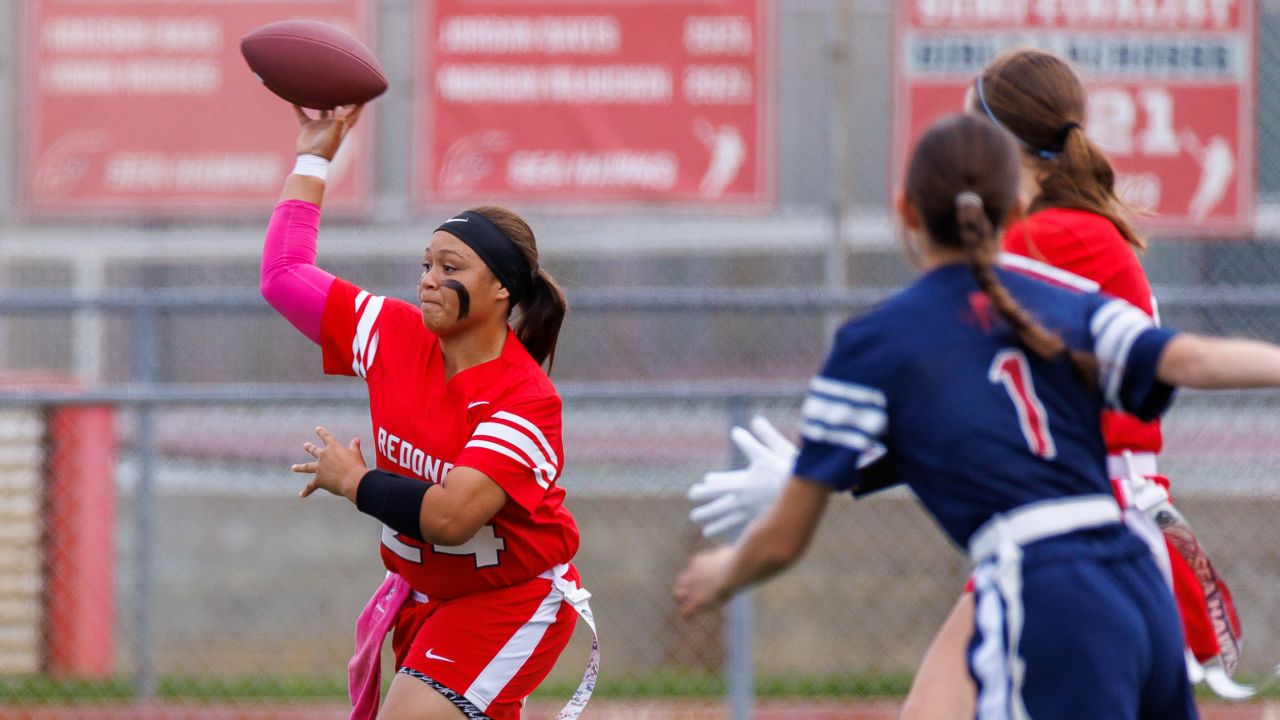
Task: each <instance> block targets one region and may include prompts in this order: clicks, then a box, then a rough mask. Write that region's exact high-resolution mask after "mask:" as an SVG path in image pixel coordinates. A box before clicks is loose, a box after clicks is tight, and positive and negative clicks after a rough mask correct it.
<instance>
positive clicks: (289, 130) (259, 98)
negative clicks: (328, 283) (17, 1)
mask: <svg viewBox="0 0 1280 720" xmlns="http://www.w3.org/2000/svg"><path fill="white" fill-rule="evenodd" d="M367 5H368V0H203V1H202V2H198V3H193V2H180V1H176V0H134V1H132V2H125V1H119V2H117V1H113V0H30V1H29V2H27V4H26V19H25V23H24V27H25V30H26V32H25V36H24V38H23V40H24V52H23V59H24V69H23V90H24V92H23V93H22V96H23V97H24V98H25V100H24V102H23V108H24V115H25V118H24V121H23V123H22V128H21V133H22V138H23V139H22V147H23V172H22V175H23V181H22V184H23V205H24V207H25V208H26V210H27V211H28V212H31V213H34V214H40V215H107V214H109V215H156V214H160V215H164V214H177V213H180V212H181V213H192V212H195V213H201V212H206V213H210V214H212V213H215V212H217V213H225V212H226V211H227V210H233V209H243V210H246V211H254V212H261V211H262V209H263V208H264V207H267V206H269V205H270V203H271V202H272V200H273V198H274V197H275V194H276V193H277V192H278V191H279V189H280V186H281V184H282V183H283V182H284V178H285V177H286V176H287V175H288V173H289V170H290V169H291V168H292V167H293V160H294V144H293V143H294V139H295V137H296V136H297V130H298V126H297V121H296V120H295V119H294V115H293V110H292V108H290V107H289V105H288V104H286V103H285V101H283V100H281V99H279V98H277V97H276V96H274V95H272V94H271V93H270V92H269V91H268V90H267V89H266V88H264V87H263V86H262V84H261V83H260V82H258V80H257V78H255V77H254V75H253V73H252V72H251V71H250V70H249V68H248V66H247V65H246V64H245V62H244V58H243V57H241V55H240V38H241V37H243V36H244V35H245V34H246V33H248V32H249V31H250V30H252V29H254V28H256V27H258V26H260V25H263V24H266V23H268V22H273V21H276V20H283V19H288V18H305V19H313V20H320V21H322V22H327V23H331V24H333V25H337V26H339V27H342V28H344V29H346V30H348V31H349V32H351V33H353V34H354V35H356V36H357V37H360V38H361V39H362V40H364V41H366V42H368V40H369V37H370V32H369V29H370V23H369V18H368V15H367V12H366V8H367ZM370 125H371V123H370V122H369V118H368V117H365V118H364V122H362V123H361V124H360V125H359V126H357V128H356V130H355V131H354V135H353V137H351V138H350V139H349V140H348V144H349V145H350V147H348V146H347V145H346V144H344V147H343V151H342V152H341V153H340V154H339V156H338V158H335V161H334V168H333V171H334V172H331V174H330V179H331V182H330V189H329V192H328V193H327V196H326V198H325V203H326V207H327V208H336V209H339V210H341V209H345V210H348V211H353V210H358V209H362V208H364V207H365V206H367V205H368V203H369V200H370V184H371V183H370V178H371V171H370V167H369V165H370V163H369V159H368V157H367V156H368V155H369V142H368V138H367V135H368V128H369V126H370ZM353 161H354V162H353Z"/></svg>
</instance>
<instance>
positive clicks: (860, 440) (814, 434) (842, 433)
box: [800, 422, 878, 452]
mask: <svg viewBox="0 0 1280 720" xmlns="http://www.w3.org/2000/svg"><path fill="white" fill-rule="evenodd" d="M800 435H801V436H802V437H803V438H804V439H806V440H812V441H814V442H821V443H827V444H829V445H843V446H845V447H847V448H851V449H853V450H857V451H858V452H862V451H864V450H866V449H867V448H870V447H871V446H872V445H876V444H878V443H876V442H875V441H874V440H873V439H872V438H871V437H868V436H867V435H865V434H863V433H861V432H858V431H857V430H842V429H837V428H829V427H825V426H822V425H819V424H817V423H814V422H805V423H803V424H801V425H800Z"/></svg>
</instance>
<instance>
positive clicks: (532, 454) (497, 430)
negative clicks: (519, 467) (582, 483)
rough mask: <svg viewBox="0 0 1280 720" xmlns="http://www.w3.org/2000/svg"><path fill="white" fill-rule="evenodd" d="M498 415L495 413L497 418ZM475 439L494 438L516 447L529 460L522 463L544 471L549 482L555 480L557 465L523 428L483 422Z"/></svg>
mask: <svg viewBox="0 0 1280 720" xmlns="http://www.w3.org/2000/svg"><path fill="white" fill-rule="evenodd" d="M496 416H497V413H495V417H496ZM471 437H472V438H473V439H478V438H485V437H489V438H494V439H496V440H501V441H503V442H505V443H507V444H508V445H511V446H513V447H515V448H516V449H517V450H519V451H520V452H522V453H524V454H525V456H526V457H528V458H529V460H531V461H532V464H530V462H529V460H525V461H522V462H524V464H525V465H529V467H530V468H531V469H533V470H542V471H543V473H544V474H545V475H546V476H547V479H548V480H554V479H555V477H556V474H557V472H558V470H557V468H556V464H555V463H554V462H552V461H551V460H550V459H549V458H548V457H547V456H546V455H545V454H544V453H543V452H542V449H541V448H540V447H538V444H537V443H536V442H534V440H533V438H531V437H529V435H528V433H526V432H524V430H523V429H521V428H514V427H511V426H510V425H504V424H502V423H496V422H482V423H480V424H479V425H478V426H476V430H475V432H473V433H472V434H471Z"/></svg>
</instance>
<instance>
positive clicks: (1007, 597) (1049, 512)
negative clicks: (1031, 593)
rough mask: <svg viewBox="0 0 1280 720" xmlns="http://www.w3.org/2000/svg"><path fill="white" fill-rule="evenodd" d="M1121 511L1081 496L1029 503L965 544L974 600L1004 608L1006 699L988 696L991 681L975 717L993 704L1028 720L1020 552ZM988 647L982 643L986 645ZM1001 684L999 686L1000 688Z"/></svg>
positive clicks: (1115, 518) (1110, 519)
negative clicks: (991, 596)
mask: <svg viewBox="0 0 1280 720" xmlns="http://www.w3.org/2000/svg"><path fill="white" fill-rule="evenodd" d="M1120 519H1121V514H1120V506H1119V505H1117V504H1116V501H1115V498H1113V497H1111V496H1110V495H1082V496H1078V497H1071V498H1054V499H1052V500H1041V501H1039V502H1034V503H1028V504H1026V505H1022V506H1020V507H1016V508H1014V509H1013V510H1010V511H1008V512H1004V513H996V515H994V516H993V517H992V518H991V519H990V520H988V521H987V522H985V523H983V524H982V527H980V528H978V531H977V532H975V533H974V534H973V537H971V538H970V539H969V557H970V558H971V559H972V560H973V564H974V574H973V577H974V593H975V599H976V601H977V602H978V603H979V605H981V604H982V603H983V602H984V601H983V597H984V595H986V593H991V592H994V593H998V594H999V596H1000V599H1001V600H1002V601H1003V602H1002V604H1003V606H1004V617H1003V623H1004V631H1005V633H1002V635H1005V638H1006V640H1005V642H1004V647H1003V654H1004V656H1005V657H1004V663H1003V665H1004V668H1005V669H1006V670H1005V672H1006V673H1007V675H1006V676H1005V679H1004V681H1007V683H1008V685H1007V689H1008V692H1009V694H1008V696H1007V697H1005V698H1004V699H1003V701H1002V700H1001V698H1000V697H998V696H996V695H991V693H992V692H993V691H994V686H995V684H994V683H992V682H990V679H989V678H983V679H984V680H986V681H987V682H984V683H982V685H981V687H982V688H983V692H980V693H979V696H978V708H979V715H980V716H982V717H986V715H985V714H984V712H983V709H984V708H988V709H991V708H990V707H989V706H991V705H992V704H993V703H994V704H997V705H1003V703H1005V702H1007V703H1008V705H1007V706H1005V707H1003V708H1001V713H1002V716H1003V715H1007V716H1008V717H1009V718H1011V719H1012V720H1027V719H1028V714H1027V709H1026V707H1025V706H1024V705H1023V701H1022V681H1023V678H1024V676H1025V674H1026V663H1025V662H1023V660H1022V657H1021V656H1020V655H1019V654H1018V647H1019V643H1020V641H1021V639H1022V625H1023V620H1024V608H1023V607H1022V548H1023V546H1024V545H1029V544H1031V543H1033V542H1036V541H1038V540H1045V539H1047V538H1051V537H1056V536H1059V535H1066V534H1067V533H1071V532H1075V531H1077V530H1086V529H1089V528H1095V527H1102V526H1104V525H1112V524H1117V523H1119V522H1120ZM985 642H986V641H985V640H984V643H985ZM1001 684H1003V683H1001Z"/></svg>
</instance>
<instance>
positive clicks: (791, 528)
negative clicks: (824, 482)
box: [724, 479, 830, 593]
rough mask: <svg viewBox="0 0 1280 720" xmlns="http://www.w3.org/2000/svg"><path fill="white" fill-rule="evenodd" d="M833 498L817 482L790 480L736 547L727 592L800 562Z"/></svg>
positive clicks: (726, 584) (726, 586)
mask: <svg viewBox="0 0 1280 720" xmlns="http://www.w3.org/2000/svg"><path fill="white" fill-rule="evenodd" d="M829 496H830V492H829V491H828V490H827V488H825V487H823V486H821V485H818V484H816V483H811V482H808V481H804V480H797V479H792V480H790V481H788V482H787V484H786V485H785V486H784V487H783V490H782V494H781V495H780V496H779V497H778V502H777V503H776V504H775V505H774V506H773V507H772V508H771V509H770V510H769V512H767V513H765V514H764V515H762V516H761V517H760V519H758V520H756V521H755V522H754V523H752V524H751V525H750V526H748V528H747V531H746V533H745V534H744V535H743V536H742V538H741V539H740V540H739V541H738V543H737V545H736V546H735V547H734V561H733V563H732V565H731V566H730V568H729V572H728V575H727V576H726V578H725V583H724V584H725V590H726V592H730V593H731V592H733V591H735V590H737V589H739V588H742V587H745V586H747V585H752V584H755V583H758V582H761V581H763V580H767V579H768V578H770V577H772V576H774V575H776V574H778V573H779V572H781V571H783V570H785V569H786V568H788V567H790V566H791V565H792V564H793V563H795V562H796V561H797V560H799V559H800V557H801V556H803V555H804V552H805V550H806V549H807V548H808V547H809V542H810V540H812V539H813V533H814V530H816V529H817V526H818V521H819V520H820V519H821V517H822V513H823V512H824V511H825V510H826V506H827V499H828V497H829Z"/></svg>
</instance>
